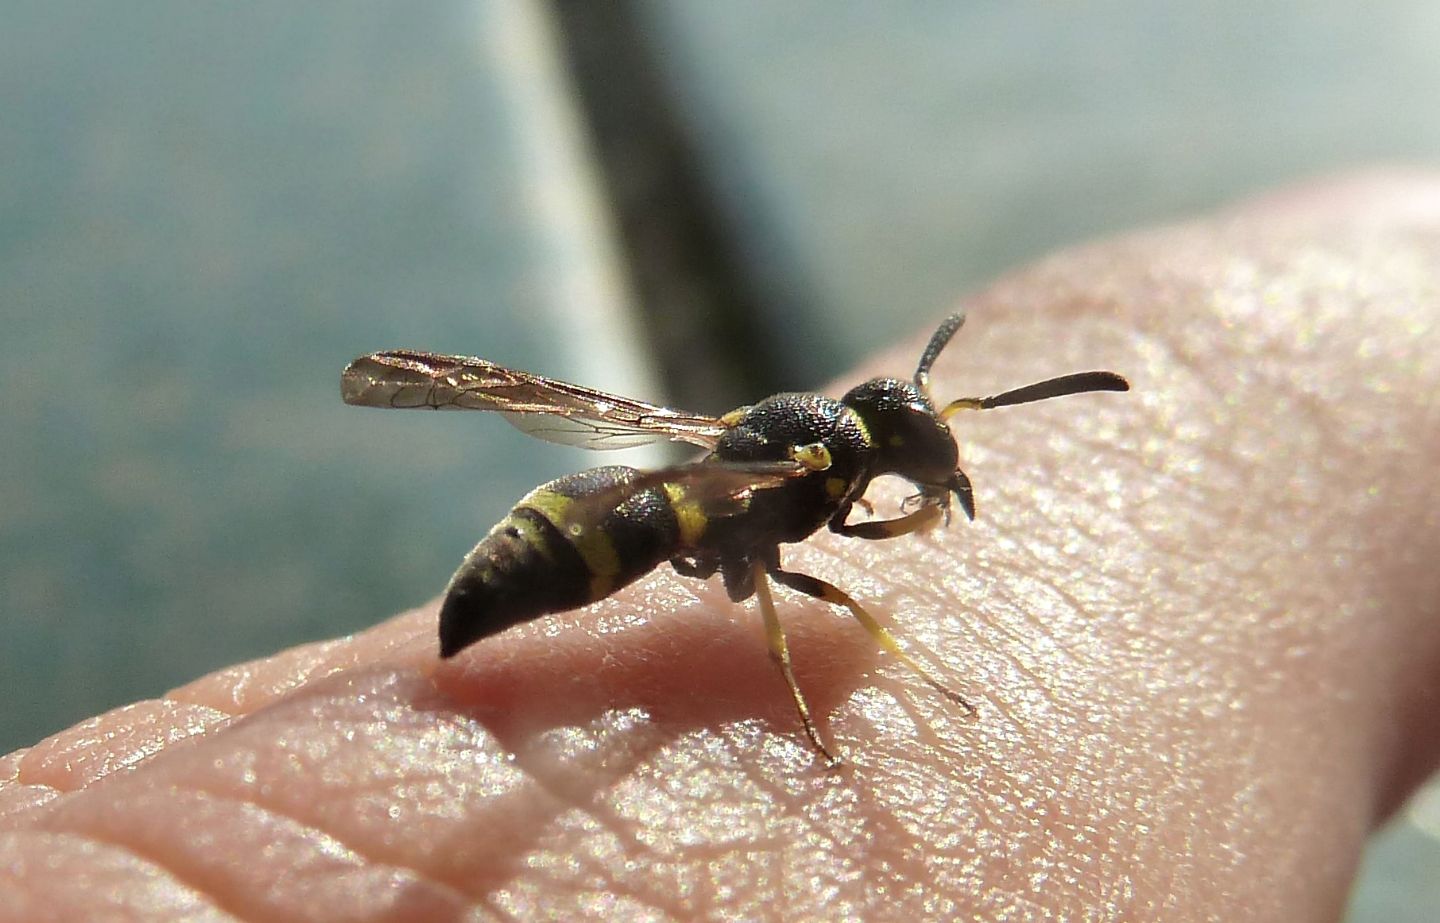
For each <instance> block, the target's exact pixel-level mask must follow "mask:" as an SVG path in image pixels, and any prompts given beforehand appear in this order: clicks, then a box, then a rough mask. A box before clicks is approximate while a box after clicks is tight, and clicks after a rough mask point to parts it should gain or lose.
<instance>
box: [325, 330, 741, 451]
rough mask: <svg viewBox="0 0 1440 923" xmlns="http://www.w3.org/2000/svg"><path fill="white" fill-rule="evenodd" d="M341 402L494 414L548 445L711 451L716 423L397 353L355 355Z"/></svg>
mask: <svg viewBox="0 0 1440 923" xmlns="http://www.w3.org/2000/svg"><path fill="white" fill-rule="evenodd" d="M340 396H341V397H343V398H344V399H345V403H347V404H356V405H359V406H362V407H398V408H419V409H425V410H493V411H497V412H499V413H501V414H503V415H504V416H505V418H506V419H507V420H509V421H510V423H512V424H514V425H515V426H516V427H518V428H519V429H521V430H523V431H525V432H527V433H529V434H530V435H532V436H535V437H537V438H540V439H545V440H547V441H549V442H559V443H563V444H565V445H578V446H583V447H584V448H587V449H626V448H630V447H632V446H637V445H644V444H645V443H648V442H654V441H656V440H660V439H672V440H675V441H678V442H688V443H690V444H691V445H697V446H701V447H703V448H706V449H713V448H714V447H715V443H716V441H717V440H718V439H719V437H720V434H721V433H723V432H724V431H725V427H724V425H723V424H721V423H720V421H719V420H716V419H715V418H714V417H706V416H700V415H698V414H691V413H686V412H684V411H681V410H674V409H671V408H669V407H660V406H658V405H656V404H647V403H645V402H644V401H637V400H634V399H633V398H628V397H620V396H618V395H615V394H606V393H605V392H604V391H596V390H595V389H593V388H585V387H581V386H580V385H572V384H569V383H568V382H563V381H557V380H555V379H553V378H544V377H542V376H540V375H532V374H530V373H529V372H521V371H518V370H516V369H510V368H506V367H505V366H503V365H496V364H495V363H493V362H487V361H485V360H484V359H476V358H473V357H470V356H441V355H436V354H434V353H422V352H414V351H411V350H404V349H397V350H391V351H388V352H383V353H372V354H370V355H368V356H361V357H360V358H359V359H356V360H355V361H354V362H352V363H350V365H349V366H347V367H346V368H345V371H344V372H342V373H341V374H340Z"/></svg>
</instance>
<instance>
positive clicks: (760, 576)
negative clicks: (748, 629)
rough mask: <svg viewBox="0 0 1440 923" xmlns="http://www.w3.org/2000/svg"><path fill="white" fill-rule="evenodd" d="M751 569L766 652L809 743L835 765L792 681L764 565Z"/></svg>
mask: <svg viewBox="0 0 1440 923" xmlns="http://www.w3.org/2000/svg"><path fill="white" fill-rule="evenodd" d="M751 572H752V573H753V575H754V578H755V595H756V597H757V598H759V600H760V615H761V617H762V618H763V619H764V620H765V637H766V638H767V639H768V640H769V642H770V653H771V654H772V655H773V656H774V657H775V660H776V661H777V662H778V663H779V664H780V672H781V673H782V674H783V675H784V676H785V682H786V683H787V684H788V685H789V686H790V695H791V696H793V697H794V699H795V710H796V711H798V712H799V713H800V723H801V724H803V725H805V734H806V736H808V737H809V738H810V743H812V744H813V745H814V746H815V749H816V750H818V751H819V752H820V755H821V756H822V757H824V758H825V765H826V768H834V767H836V766H839V765H840V757H838V756H836V755H835V754H834V753H832V752H831V751H830V748H829V747H827V746H825V743H824V742H823V741H822V740H821V739H820V732H819V731H818V730H817V729H816V728H815V722H814V721H813V720H811V718H810V706H809V705H806V704H805V696H804V695H802V694H801V693H800V686H799V684H798V683H796V682H795V671H794V670H793V669H791V668H790V647H789V645H788V644H786V643H785V629H784V628H782V627H781V626H780V618H779V616H777V615H776V614H775V599H774V598H773V597H772V596H771V595H770V581H769V580H767V579H766V576H765V565H764V564H762V563H761V562H759V561H756V562H755V563H754V564H753V565H751Z"/></svg>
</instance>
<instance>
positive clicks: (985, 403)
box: [940, 372, 1130, 420]
mask: <svg viewBox="0 0 1440 923" xmlns="http://www.w3.org/2000/svg"><path fill="white" fill-rule="evenodd" d="M1129 390H1130V382H1128V381H1126V380H1125V378H1124V377H1122V376H1120V375H1116V374H1115V373H1114V372H1076V373H1075V374H1073V375H1061V376H1060V377H1059V378H1047V379H1046V380H1045V381H1037V382H1036V383H1035V384H1033V385H1026V386H1025V387H1023V388H1016V389H1014V390H1013V391H1005V392H1002V393H1000V394H995V395H991V396H990V397H962V398H960V399H958V400H954V401H951V402H950V403H949V404H946V405H945V407H944V409H943V410H941V411H940V419H942V420H948V419H950V417H952V416H954V415H955V413H956V412H957V411H961V410H991V409H993V408H995V407H1014V406H1015V405H1016V404H1030V403H1033V402H1035V401H1046V400H1049V399H1050V398H1052V397H1064V396H1066V395H1067V394H1085V393H1086V392H1089V391H1129Z"/></svg>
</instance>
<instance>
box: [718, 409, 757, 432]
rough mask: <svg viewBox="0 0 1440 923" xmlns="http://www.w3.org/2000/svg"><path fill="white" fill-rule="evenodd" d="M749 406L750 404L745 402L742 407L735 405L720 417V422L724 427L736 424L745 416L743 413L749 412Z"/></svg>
mask: <svg viewBox="0 0 1440 923" xmlns="http://www.w3.org/2000/svg"><path fill="white" fill-rule="evenodd" d="M750 406H751V405H749V404H746V405H745V406H744V407H736V408H735V409H734V410H732V411H730V412H729V413H727V414H725V416H723V417H721V418H720V423H721V424H722V425H724V426H726V427H732V426H735V425H737V424H738V423H739V422H740V421H741V420H742V419H743V418H744V417H745V414H747V413H749V412H750Z"/></svg>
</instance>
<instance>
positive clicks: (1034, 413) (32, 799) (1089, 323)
mask: <svg viewBox="0 0 1440 923" xmlns="http://www.w3.org/2000/svg"><path fill="white" fill-rule="evenodd" d="M967 308H968V310H969V312H970V324H969V326H968V327H967V328H966V330H965V331H964V333H963V334H961V337H960V339H959V340H957V342H956V343H954V344H952V346H951V347H950V349H949V350H948V351H947V352H946V354H945V355H944V356H943V357H942V359H941V361H940V363H939V364H938V366H937V367H936V369H935V371H934V375H933V389H934V392H935V394H936V395H937V397H940V398H942V399H943V398H945V397H948V396H956V395H960V394H962V393H963V394H970V393H982V392H983V393H988V392H994V391H998V390H1001V389H1003V388H1006V387H1010V386H1013V385H1016V384H1021V383H1024V382H1027V381H1032V380H1037V379H1040V378H1044V377H1047V376H1050V375H1053V374H1058V373H1060V372H1067V371H1071V370H1074V369H1080V368H1112V369H1115V370H1116V371H1119V372H1121V373H1123V374H1125V375H1127V376H1129V377H1130V379H1131V381H1132V384H1133V387H1134V391H1133V392H1132V393H1131V394H1129V395H1123V396H1122V395H1092V396H1087V397H1077V398H1068V399H1066V400H1063V401H1055V402H1049V403H1046V404H1039V405H1034V406H1029V407H1024V408H1018V409H1014V410H1000V411H995V412H987V413H984V414H974V415H969V414H966V415H961V416H960V417H958V418H957V419H956V420H955V421H954V425H955V427H956V430H957V434H958V435H959V438H960V441H961V445H962V456H963V459H964V462H963V463H964V465H965V468H966V470H967V472H968V473H969V475H970V476H971V478H972V480H973V481H974V484H975V489H976V495H977V504H978V507H979V518H978V520H977V521H976V522H975V523H974V524H967V523H964V522H956V523H955V524H953V525H952V526H951V527H950V528H949V529H947V530H937V531H935V532H932V533H929V534H926V535H924V536H918V537H916V536H911V537H906V538H901V539H898V540H895V541H891V542H862V541H854V540H850V541H847V540H845V539H842V538H839V537H836V536H833V535H828V534H820V535H817V536H815V537H814V538H813V539H812V540H811V541H810V542H807V543H806V544H805V545H801V546H795V547H793V548H787V562H788V563H789V565H790V566H792V567H794V568H795V569H799V570H803V571H806V572H812V573H815V574H817V575H819V576H823V577H825V578H826V579H828V580H831V581H832V582H834V583H836V584H837V585H839V586H841V587H843V588H845V589H846V590H847V591H849V592H850V593H851V594H852V595H854V596H855V597H856V598H858V599H860V600H861V601H862V602H863V603H865V604H867V605H868V606H869V607H870V608H872V609H873V610H874V611H876V612H877V613H879V614H883V615H886V616H888V618H889V621H891V622H892V624H893V625H894V626H895V628H896V630H897V633H898V634H899V635H900V636H901V637H902V638H903V639H906V640H908V641H909V642H910V643H911V645H912V649H915V648H916V647H917V646H918V647H921V648H923V649H925V650H929V651H931V652H934V654H935V656H936V657H937V658H939V659H941V660H942V661H943V664H944V668H945V669H944V675H945V676H946V678H947V679H948V680H950V681H951V682H953V683H954V684H956V685H958V686H959V688H960V689H961V690H962V691H963V692H964V693H965V694H966V695H967V696H968V697H969V698H970V699H971V700H973V701H975V702H976V703H977V704H978V706H979V715H978V717H975V718H969V717H967V716H966V715H965V714H964V713H963V712H962V711H961V710H960V709H957V708H955V707H954V706H953V705H951V704H949V703H947V702H945V701H944V700H943V699H941V698H940V697H939V696H937V695H935V694H934V693H933V692H932V691H931V690H930V689H929V688H928V687H926V686H924V685H923V684H920V683H917V682H916V681H915V680H914V679H913V677H912V676H911V675H910V674H908V673H907V672H906V671H904V670H903V669H901V668H900V667H899V666H898V665H896V664H894V663H892V662H888V661H887V660H886V658H884V657H883V656H879V655H877V654H876V653H875V651H874V650H873V648H872V646H871V644H870V641H869V638H868V636H867V635H866V634H865V633H864V632H863V631H862V630H861V629H860V628H859V627H858V626H856V625H855V624H853V622H851V621H849V620H848V617H846V616H845V615H844V613H843V612H833V611H830V610H828V609H827V608H826V607H825V606H823V605H821V604H819V603H816V602H814V601H811V600H808V599H805V598H803V597H798V596H795V595H793V594H788V593H786V592H785V591H783V590H782V591H779V599H778V603H779V605H780V610H781V618H782V619H783V620H784V621H785V623H786V625H787V628H788V630H789V634H790V647H791V651H792V653H793V656H794V659H795V666H796V671H797V673H798V674H799V681H800V683H801V685H802V687H803V688H804V690H805V692H806V693H807V695H808V697H809V699H810V703H811V705H812V707H813V708H814V709H815V711H816V713H817V714H818V715H819V716H820V723H821V726H822V730H823V731H824V732H825V733H827V734H828V735H829V737H830V739H832V740H834V741H835V742H836V744H837V746H838V747H839V749H840V751H841V753H842V754H843V755H844V756H845V758H846V760H847V762H846V764H845V765H844V766H843V767H842V768H840V769H838V770H834V771H827V770H825V769H823V768H822V767H821V764H820V762H819V761H818V760H817V758H816V756H815V754H814V753H813V752H812V751H811V750H809V749H808V747H807V745H806V743H805V740H804V737H803V735H802V733H801V732H800V729H799V727H798V726H797V722H796V721H795V718H794V714H793V709H792V706H791V703H790V700H789V697H788V694H787V693H786V690H785V687H784V685H783V682H782V680H781V679H780V677H779V675H778V673H777V672H776V671H775V669H774V667H773V664H772V663H771V662H770V660H769V658H768V656H767V654H766V649H765V643H764V640H763V637H762V635H761V632H760V628H759V623H758V618H757V617H756V615H755V613H754V612H753V611H750V608H749V607H737V606H733V605H731V604H730V603H728V602H727V601H726V599H725V597H724V593H723V591H722V589H721V588H720V586H719V581H718V580H712V581H709V582H706V583H698V582H696V581H690V580H685V579H682V578H679V577H677V576H675V575H674V574H672V573H670V572H669V570H668V569H663V570H662V571H660V572H657V573H656V574H655V575H653V576H652V577H651V578H648V579H646V580H644V581H642V582H641V583H639V584H637V585H636V586H633V587H631V588H629V589H628V590H625V591H622V592H621V593H619V594H617V595H616V596H615V597H613V598H611V599H608V600H606V601H604V602H602V603H599V604H597V605H595V606H592V607H589V608H587V609H585V610H582V611H579V612H571V613H566V614H563V615H558V616H553V617H547V618H544V619H541V620H538V621H536V622H534V623H531V624H528V625H525V626H522V627H520V628H516V629H514V630H511V631H509V632H507V633H505V634H503V635H501V636H498V637H496V638H493V639H490V640H487V641H485V642H484V643H482V644H479V645H476V646H474V647H472V648H470V649H469V650H467V651H466V652H464V653H463V654H462V655H460V656H459V657H458V658H456V659H455V660H454V661H453V662H447V663H441V662H439V661H438V660H437V659H436V656H435V606H434V605H433V604H432V605H430V606H427V607H425V608H423V609H421V610H417V611H415V612H411V613H407V614H405V615H402V616H400V617H398V618H396V619H394V620H391V621H389V622H386V623H384V624H382V625H380V626H378V627H376V628H375V629H372V630H370V631H368V632H365V633H363V634H360V635H358V636H355V637H352V638H347V639H342V640H339V641H334V642H328V643H324V644H317V645H311V646H307V647H302V648H298V649H295V650H292V651H287V652H285V653H282V654H280V655H278V656H276V657H273V658H270V659H267V660H263V661H258V662H255V663H251V664H245V665H242V666H239V667H235V668H233V669H230V670H226V671H222V672H220V673H217V674H214V675H212V676H209V677H206V678H204V679H201V680H198V681H196V682H195V683H192V684H190V685H189V686H186V687H183V688H181V689H179V690H176V691H175V692H173V693H172V694H170V695H169V696H167V697H166V698H164V699H162V700H157V701H151V702H142V703H139V704H137V705H134V706H131V707H129V708H126V709H121V710H118V711H115V712H111V713H109V714H106V715H103V716H101V717H99V718H97V719H94V720H93V721H91V722H87V723H85V724H82V725H80V726H77V727H76V728H72V729H70V730H68V731H65V732H62V733H61V734H59V735H57V736H56V737H54V738H51V739H50V740H47V741H45V742H42V743H41V744H39V745H37V746H35V747H33V748H31V749H30V750H28V751H23V752H21V753H18V754H14V755H12V756H10V757H8V758H6V759H4V760H3V761H0V779H3V780H4V781H3V783H0V868H4V869H5V870H6V877H5V879H4V881H3V882H0V892H4V895H3V899H0V919H16V920H20V919H23V920H41V919H64V920H73V919H102V918H106V916H107V915H108V916H109V917H111V918H126V917H129V918H136V919H171V918H174V919H181V918H189V917H196V918H205V917H206V916H207V915H212V916H219V917H224V916H226V915H228V916H231V917H238V918H242V919H265V920H277V919H302V920H303V919H316V920H332V919H346V920H359V919H372V920H384V919H396V920H402V919H403V920H416V919H420V920H423V919H454V918H459V917H462V916H466V915H467V914H471V913H473V914H474V915H475V916H476V917H480V918H485V917H489V916H497V917H507V916H510V917H519V918H525V919H533V918H563V919H577V918H584V917H587V916H589V917H598V918H604V919H643V918H647V917H650V918H660V919H666V918H676V919H691V918H704V917H711V916H714V917H722V916H724V917H735V918H744V919H764V918H783V919H789V920H794V919H809V918H813V919H839V918H846V917H854V918H861V919H894V918H910V919H967V918H982V919H993V918H1000V917H1006V918H1011V919H1028V918H1040V917H1046V916H1050V917H1055V918H1062V919H1075V918H1084V919H1167V920H1187V919H1276V920H1280V919H1283V920H1307V919H1333V918H1334V917H1336V916H1337V915H1338V914H1339V913H1340V912H1341V910H1342V908H1343V906H1344V901H1345V897H1346V892H1347V888H1348V885H1349V880H1350V876H1351V874H1352V872H1353V870H1354V867H1355V864H1356V862H1357V859H1358V856H1359V853H1360V850H1361V849H1362V847H1363V845H1364V842H1365V838H1366V836H1367V834H1368V833H1369V832H1370V831H1371V830H1372V829H1374V827H1375V826H1376V825H1377V824H1378V823H1379V822H1380V821H1381V820H1382V819H1383V818H1384V817H1385V816H1386V814H1387V813H1389V812H1390V811H1392V810H1394V808H1395V807H1396V806H1397V805H1398V804H1399V803H1400V801H1401V800H1402V799H1403V798H1404V797H1405V796H1406V794H1407V793H1408V792H1410V791H1411V790H1412V788H1413V787H1414V786H1415V785H1416V784H1417V783H1418V782H1419V781H1420V780H1421V779H1423V778H1424V777H1425V775H1427V774H1428V773H1429V772H1430V771H1431V770H1433V768H1434V767H1435V765H1436V762H1437V755H1440V738H1437V737H1436V735H1435V734H1434V733H1433V726H1434V703H1435V701H1436V697H1437V695H1440V669H1437V667H1440V619H1437V618H1436V611H1435V609H1436V598H1437V592H1436V591H1437V583H1440V569H1437V568H1436V566H1435V564H1434V562H1435V561H1436V560H1437V559H1440V555H1437V549H1436V538H1437V531H1440V530H1437V527H1436V526H1437V523H1436V520H1437V513H1436V511H1435V510H1436V507H1435V504H1434V502H1433V501H1432V499H1431V497H1430V490H1429V488H1430V484H1429V479H1430V477H1431V476H1432V474H1433V471H1434V468H1435V464H1434V461H1435V459H1436V457H1437V448H1440V446H1437V432H1436V429H1437V428H1436V425H1435V422H1434V420H1435V412H1434V410H1433V409H1432V407H1433V404H1434V400H1435V398H1434V395H1436V394H1437V393H1440V325H1437V322H1440V178H1437V177H1433V176H1420V177H1415V176H1408V177H1407V176H1387V177H1378V178H1360V179H1355V180H1350V181H1346V182H1342V183H1336V184H1328V185H1325V186H1320V187H1310V188H1306V189H1302V190H1297V191H1293V192H1290V193H1287V194H1284V195H1279V196H1272V197H1269V198H1266V199H1262V200H1259V201H1257V202H1252V203H1250V204H1248V205H1246V206H1244V207H1243V208H1240V209H1237V210H1233V211H1227V212H1224V213H1221V214H1217V215H1213V216H1209V217H1207V218H1205V219H1202V220H1200V221H1198V222H1196V223H1193V224H1190V225H1185V226H1180V227H1174V228H1166V229H1161V230H1158V231H1151V232H1147V233H1144V234H1140V235H1136V236H1133V237H1129V238H1124V239H1120V240H1115V241H1110V242H1106V243H1103V244H1099V245H1096V246H1092V247H1088V248H1082V249H1078V250H1074V251H1070V252H1068V253H1065V254H1062V255H1060V256H1058V257H1055V258H1052V259H1050V260H1047V261H1045V262H1043V263H1040V264H1038V265H1037V266H1034V267H1032V268H1030V269H1028V270H1026V271H1024V272H1021V273H1018V274H1015V275H1013V276H1011V277H1009V278H1007V279H1005V280H1003V281H1002V282H1001V283H999V284H998V285H997V286H995V287H994V288H993V289H991V290H990V291H989V292H988V293H986V294H985V295H983V296H982V297H980V298H977V299H973V300H970V301H968V302H967ZM919 337H920V334H919V333H917V335H916V338H914V339H912V341H911V342H910V343H907V344H906V345H905V346H903V347H902V348H901V349H899V350H898V351H896V352H892V353H891V354H889V355H888V356H887V357H886V358H885V359H883V360H880V361H877V362H876V363H874V364H872V365H871V366H869V367H868V368H867V369H866V370H865V373H867V374H869V373H881V372H884V373H895V374H904V373H906V372H907V370H908V369H909V368H910V367H911V366H913V362H914V356H915V355H916V353H917V350H918V347H919V344H920V342H921V340H920V339H919ZM859 377H860V376H855V379H856V380H858V378H859ZM904 492H905V491H904V489H903V488H901V487H898V486H896V487H889V486H886V485H877V490H876V491H875V492H873V493H872V499H876V500H877V510H878V511H879V512H880V513H882V514H885V513H886V511H887V510H892V509H894V508H897V507H898V503H899V500H900V497H901V496H902V495H903V493H904ZM437 553H440V551H437ZM1007 915H1008V916H1007Z"/></svg>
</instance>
